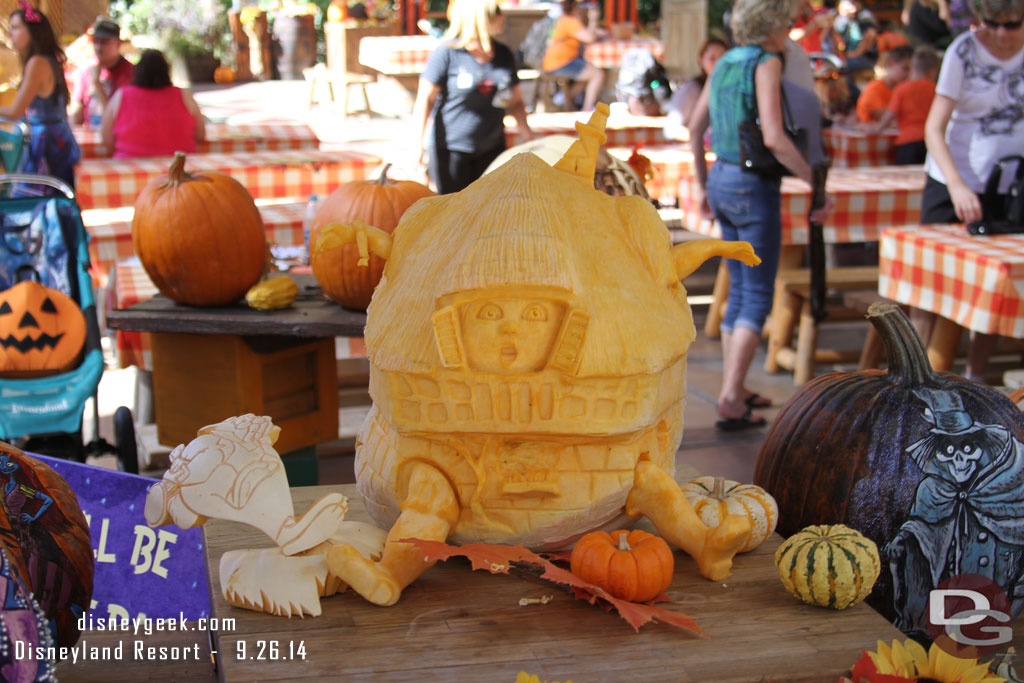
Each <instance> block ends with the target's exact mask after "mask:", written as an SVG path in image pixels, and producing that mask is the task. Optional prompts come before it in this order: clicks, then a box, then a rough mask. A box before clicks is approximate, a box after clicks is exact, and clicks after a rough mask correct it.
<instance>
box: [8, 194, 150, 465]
mask: <svg viewBox="0 0 1024 683" xmlns="http://www.w3.org/2000/svg"><path fill="white" fill-rule="evenodd" d="M12 184H17V187H18V188H19V191H20V190H21V188H27V187H32V188H39V187H40V186H42V187H43V188H48V189H50V190H56V191H57V192H58V193H60V194H58V195H56V196H39V197H17V198H10V197H7V196H6V195H4V194H2V193H0V291H3V290H6V289H8V288H10V287H12V286H13V285H15V284H16V283H17V282H18V281H19V280H20V279H22V278H23V276H24V274H25V273H34V274H35V275H36V276H38V279H39V282H40V283H42V284H43V285H45V286H47V287H50V288H52V289H56V290H58V291H60V292H62V293H64V294H66V295H67V296H69V297H70V298H71V299H72V300H74V301H75V302H76V303H77V304H78V305H79V307H80V308H81V310H82V313H83V314H84V315H85V321H86V341H85V345H84V348H83V351H82V354H81V360H80V362H79V364H78V366H77V367H75V368H74V369H72V370H70V371H67V372H63V373H61V374H57V375H50V376H46V377H32V378H20V377H19V378H6V377H5V378H0V439H2V440H4V441H14V440H17V441H18V444H19V446H20V447H21V448H23V449H25V450H27V451H31V452H36V453H44V454H47V455H54V456H56V457H61V458H68V457H70V458H72V459H75V460H78V461H79V462H84V461H85V458H86V456H87V455H94V454H100V453H109V452H115V453H116V454H117V456H118V460H119V461H120V463H121V467H122V468H123V469H124V470H125V471H127V472H132V473H135V474H137V473H138V459H137V454H136V444H135V427H134V423H133V421H132V415H131V411H129V410H128V409H127V408H125V407H121V408H118V410H117V412H116V413H115V416H114V430H115V436H116V446H110V445H109V444H108V443H106V442H105V441H103V440H102V439H100V438H99V408H98V406H97V403H96V401H95V397H96V394H97V389H98V387H99V381H100V377H101V375H102V374H103V352H102V351H101V349H100V331H99V323H98V321H97V318H96V305H95V301H94V298H93V291H92V280H91V279H90V276H89V272H88V268H89V251H88V235H87V234H86V232H85V226H84V225H83V224H82V217H81V214H80V212H79V209H78V204H77V203H76V202H75V198H74V197H75V193H74V190H72V189H71V188H70V187H68V186H67V185H66V184H65V183H64V182H62V181H60V180H58V179H57V178H51V177H48V176H40V175H30V174H6V175H0V187H4V186H7V187H9V186H11V185H12ZM19 193H20V192H19ZM0 310H2V309H0ZM14 318H16V316H10V315H9V316H0V341H5V342H6V343H11V340H12V337H11V335H12V333H13V332H14V326H15V325H19V324H20V323H18V321H17V320H13V319H14ZM5 327H7V329H4V328H5ZM89 396H93V397H94V400H93V419H94V422H95V431H94V433H95V434H96V440H94V441H92V442H90V443H89V444H87V445H84V444H83V443H82V413H83V408H84V405H85V401H86V399H88V398H89Z"/></svg>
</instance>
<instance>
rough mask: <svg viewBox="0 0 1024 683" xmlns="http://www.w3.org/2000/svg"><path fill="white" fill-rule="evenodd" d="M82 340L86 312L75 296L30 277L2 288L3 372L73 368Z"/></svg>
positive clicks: (50, 371) (53, 371)
mask: <svg viewBox="0 0 1024 683" xmlns="http://www.w3.org/2000/svg"><path fill="white" fill-rule="evenodd" d="M84 344H85V316H84V315H82V309H80V308H79V307H78V304H76V303H75V301H74V299H72V298H71V297H69V296H67V295H65V294H63V293H62V292H59V291H57V290H56V289H50V288H49V287H46V286H44V285H41V284H39V283H38V282H31V281H29V280H26V281H24V282H19V283H18V284H16V285H14V286H13V287H11V288H10V289H6V290H4V291H3V292H0V374H2V375H5V376H8V377H11V376H19V377H25V376H41V375H47V374H50V375H55V374H57V373H60V372H64V371H66V370H70V369H71V368H73V367H74V366H75V365H76V364H77V363H78V356H79V354H80V353H81V351H82V346H83V345H84Z"/></svg>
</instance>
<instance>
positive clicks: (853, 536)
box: [775, 524, 881, 609]
mask: <svg viewBox="0 0 1024 683" xmlns="http://www.w3.org/2000/svg"><path fill="white" fill-rule="evenodd" d="M775 566H776V568H777V569H778V570H779V578H781V579H782V583H783V585H785V586H786V590H788V591H789V592H790V593H792V594H793V595H795V596H796V597H798V598H800V599H801V600H803V601H804V602H807V603H810V604H812V605H818V606H821V607H831V608H833V609H846V608H847V607H850V606H851V605H855V604H857V603H858V602H860V601H861V600H863V599H864V598H866V597H867V596H868V593H870V592H871V588H872V587H873V586H874V585H875V580H876V579H878V573H879V571H880V569H881V561H880V560H879V558H878V547H877V546H876V545H875V543H874V541H872V540H870V539H868V538H866V537H864V536H863V535H862V534H861V533H860V532H858V531H856V530H854V529H851V528H849V527H847V526H844V525H842V524H835V525H821V526H809V527H807V528H805V529H803V530H802V531H799V532H797V533H796V534H794V535H792V536H790V537H789V538H787V539H786V540H785V541H783V543H782V545H780V546H779V548H778V550H776V551H775Z"/></svg>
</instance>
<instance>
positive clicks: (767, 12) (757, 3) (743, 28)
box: [729, 0, 797, 45]
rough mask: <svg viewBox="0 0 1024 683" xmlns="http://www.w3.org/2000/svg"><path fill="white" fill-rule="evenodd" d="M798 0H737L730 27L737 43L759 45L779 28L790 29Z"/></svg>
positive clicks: (733, 8)
mask: <svg viewBox="0 0 1024 683" xmlns="http://www.w3.org/2000/svg"><path fill="white" fill-rule="evenodd" d="M796 7H797V0H736V4H735V5H733V7H732V17H731V18H730V19H729V28H731V29H732V37H733V40H734V41H735V42H736V44H737V45H757V44H759V43H762V42H764V41H765V40H767V39H768V38H770V37H771V35H772V34H773V33H775V31H777V30H779V29H788V28H789V24H790V22H791V21H792V20H793V15H794V14H795V13H796Z"/></svg>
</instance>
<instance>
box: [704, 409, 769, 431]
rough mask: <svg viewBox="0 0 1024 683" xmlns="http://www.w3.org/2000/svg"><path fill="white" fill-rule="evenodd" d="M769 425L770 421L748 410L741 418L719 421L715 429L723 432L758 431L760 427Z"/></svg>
mask: <svg viewBox="0 0 1024 683" xmlns="http://www.w3.org/2000/svg"><path fill="white" fill-rule="evenodd" d="M767 424H768V420H766V419H764V418H763V417H761V416H760V415H758V416H756V419H755V416H754V413H753V412H752V411H751V410H750V408H747V412H745V413H743V415H741V416H740V417H727V418H724V419H721V420H719V421H718V422H716V423H715V427H717V428H718V429H721V430H722V431H723V432H739V431H742V430H744V429H757V428H758V427H764V426H766V425H767Z"/></svg>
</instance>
